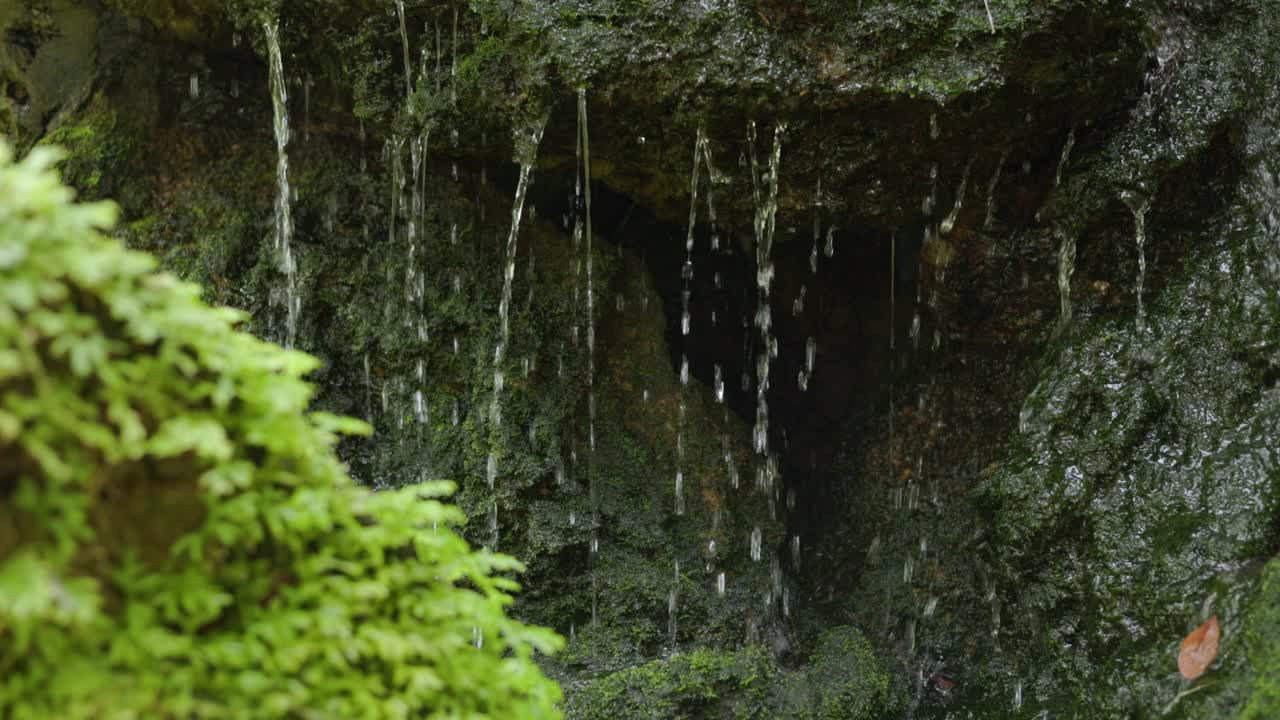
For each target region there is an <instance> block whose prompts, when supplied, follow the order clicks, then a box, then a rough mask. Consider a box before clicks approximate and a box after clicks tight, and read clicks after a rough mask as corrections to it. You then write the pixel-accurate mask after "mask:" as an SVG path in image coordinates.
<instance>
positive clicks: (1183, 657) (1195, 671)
mask: <svg viewBox="0 0 1280 720" xmlns="http://www.w3.org/2000/svg"><path fill="white" fill-rule="evenodd" d="M1220 635H1221V629H1220V628H1219V627H1218V616H1217V615H1214V616H1213V617H1211V618H1209V619H1208V620H1206V621H1205V622H1204V624H1203V625H1201V626H1200V627H1198V628H1196V629H1195V630H1192V631H1191V634H1190V635H1188V636H1186V637H1185V638H1183V639H1182V647H1180V648H1179V649H1178V672H1180V673H1182V677H1184V678H1186V679H1188V680H1195V679H1196V678H1198V677H1200V676H1201V675H1203V674H1204V671H1205V670H1206V669H1208V667H1209V664H1210V663H1212V662H1213V659H1214V658H1216V657H1217V656H1218V637H1219V636H1220Z"/></svg>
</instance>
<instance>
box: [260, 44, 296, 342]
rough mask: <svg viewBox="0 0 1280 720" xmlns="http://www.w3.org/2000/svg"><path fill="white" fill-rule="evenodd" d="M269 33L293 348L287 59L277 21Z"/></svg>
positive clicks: (280, 259)
mask: <svg viewBox="0 0 1280 720" xmlns="http://www.w3.org/2000/svg"><path fill="white" fill-rule="evenodd" d="M263 30H264V31H265V32H266V37H267V51H268V56H269V58H268V62H269V64H270V84H271V107H272V111H273V113H274V122H273V123H272V125H273V127H274V128H275V135H276V152H277V154H278V157H279V159H278V160H277V162H276V212H275V253H276V259H277V264H278V266H279V268H280V270H281V272H283V273H284V278H285V286H284V297H285V335H284V345H285V347H288V348H291V347H293V345H294V342H295V340H296V339H297V334H298V313H299V312H301V310H302V300H301V298H300V297H299V296H298V279H297V267H296V265H295V263H294V259H293V246H292V239H293V218H292V216H291V215H290V209H289V205H290V200H291V197H290V187H289V154H288V152H287V151H286V147H287V146H288V145H289V93H288V90H287V88H286V87H285V86H286V80H285V75H284V60H283V59H281V56H280V35H279V31H278V26H277V22H276V21H275V20H269V21H267V22H265V23H263Z"/></svg>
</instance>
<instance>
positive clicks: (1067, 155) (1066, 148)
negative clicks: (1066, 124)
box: [1053, 128, 1076, 187]
mask: <svg viewBox="0 0 1280 720" xmlns="http://www.w3.org/2000/svg"><path fill="white" fill-rule="evenodd" d="M1075 144H1076V129H1075V128H1071V132H1069V133H1067V142H1066V143H1065V144H1064V145H1063V146H1062V157H1060V158H1058V171H1057V172H1056V173H1054V175H1053V186H1054V187H1058V186H1059V185H1061V184H1062V170H1063V169H1064V168H1066V167H1067V163H1068V162H1070V160H1071V148H1073V147H1075Z"/></svg>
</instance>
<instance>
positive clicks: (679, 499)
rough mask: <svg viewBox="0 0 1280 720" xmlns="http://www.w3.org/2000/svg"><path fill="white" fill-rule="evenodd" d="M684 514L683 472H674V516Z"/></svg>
mask: <svg viewBox="0 0 1280 720" xmlns="http://www.w3.org/2000/svg"><path fill="white" fill-rule="evenodd" d="M683 514H684V472H683V471H681V470H676V515H683Z"/></svg>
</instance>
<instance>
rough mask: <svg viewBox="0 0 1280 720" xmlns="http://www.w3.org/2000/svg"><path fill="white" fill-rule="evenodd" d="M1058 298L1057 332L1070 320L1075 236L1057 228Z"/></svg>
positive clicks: (1074, 267)
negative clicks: (1059, 311)
mask: <svg viewBox="0 0 1280 720" xmlns="http://www.w3.org/2000/svg"><path fill="white" fill-rule="evenodd" d="M1058 236H1059V245H1058V298H1059V304H1060V307H1061V313H1060V315H1059V316H1058V330H1057V331H1058V332H1062V330H1063V329H1065V328H1066V326H1067V325H1068V324H1069V323H1070V322H1071V276H1072V275H1074V274H1075V271H1076V236H1075V233H1072V232H1071V231H1069V230H1065V229H1062V228H1059V229H1058Z"/></svg>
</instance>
